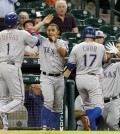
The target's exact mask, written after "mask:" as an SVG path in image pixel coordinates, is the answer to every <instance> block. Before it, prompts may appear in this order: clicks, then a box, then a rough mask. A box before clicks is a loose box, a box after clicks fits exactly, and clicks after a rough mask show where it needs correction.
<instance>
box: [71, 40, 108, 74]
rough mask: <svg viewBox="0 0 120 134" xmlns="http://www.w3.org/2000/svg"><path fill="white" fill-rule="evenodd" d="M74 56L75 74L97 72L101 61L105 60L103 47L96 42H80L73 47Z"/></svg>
mask: <svg viewBox="0 0 120 134" xmlns="http://www.w3.org/2000/svg"><path fill="white" fill-rule="evenodd" d="M73 53H74V54H75V56H76V68H77V69H76V74H86V73H95V74H99V70H100V67H102V61H104V60H106V55H105V48H104V46H103V45H101V44H98V43H96V42H82V43H80V44H77V45H76V46H75V47H74V48H73Z"/></svg>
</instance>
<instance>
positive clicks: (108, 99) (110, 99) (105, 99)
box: [104, 96, 119, 103]
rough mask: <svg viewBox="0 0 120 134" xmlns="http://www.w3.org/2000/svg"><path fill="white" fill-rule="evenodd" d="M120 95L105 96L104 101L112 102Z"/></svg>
mask: <svg viewBox="0 0 120 134" xmlns="http://www.w3.org/2000/svg"><path fill="white" fill-rule="evenodd" d="M118 98H119V97H118V96H113V97H111V98H104V103H108V102H110V101H112V100H116V99H118Z"/></svg>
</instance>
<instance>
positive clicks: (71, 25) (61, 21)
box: [51, 0, 78, 35]
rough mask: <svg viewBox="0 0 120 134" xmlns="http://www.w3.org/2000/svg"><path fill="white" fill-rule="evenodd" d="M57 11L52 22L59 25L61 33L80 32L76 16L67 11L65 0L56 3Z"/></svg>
mask: <svg viewBox="0 0 120 134" xmlns="http://www.w3.org/2000/svg"><path fill="white" fill-rule="evenodd" d="M55 9H56V13H54V14H53V15H54V18H53V20H52V21H51V23H55V24H57V25H58V26H59V30H60V35H61V34H62V33H63V32H71V31H73V32H78V27H77V24H76V20H75V17H74V16H73V15H72V14H69V13H66V11H67V3H66V1H64V0H59V1H57V2H56V4H55Z"/></svg>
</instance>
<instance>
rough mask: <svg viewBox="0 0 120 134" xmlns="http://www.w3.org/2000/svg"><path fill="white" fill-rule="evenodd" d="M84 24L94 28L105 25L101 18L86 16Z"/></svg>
mask: <svg viewBox="0 0 120 134" xmlns="http://www.w3.org/2000/svg"><path fill="white" fill-rule="evenodd" d="M84 25H88V26H92V27H94V28H95V29H98V28H99V27H100V26H102V25H106V22H105V21H104V20H103V19H98V18H87V19H85V20H84Z"/></svg>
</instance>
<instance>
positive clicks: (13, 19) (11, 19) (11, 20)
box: [5, 12, 18, 27]
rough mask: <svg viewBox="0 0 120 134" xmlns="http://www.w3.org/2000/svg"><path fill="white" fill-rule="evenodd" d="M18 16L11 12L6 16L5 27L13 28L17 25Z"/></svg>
mask: <svg viewBox="0 0 120 134" xmlns="http://www.w3.org/2000/svg"><path fill="white" fill-rule="evenodd" d="M17 20H18V16H17V14H16V13H15V12H10V13H8V14H7V15H6V16H5V26H6V27H13V26H15V25H16V24H17Z"/></svg>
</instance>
